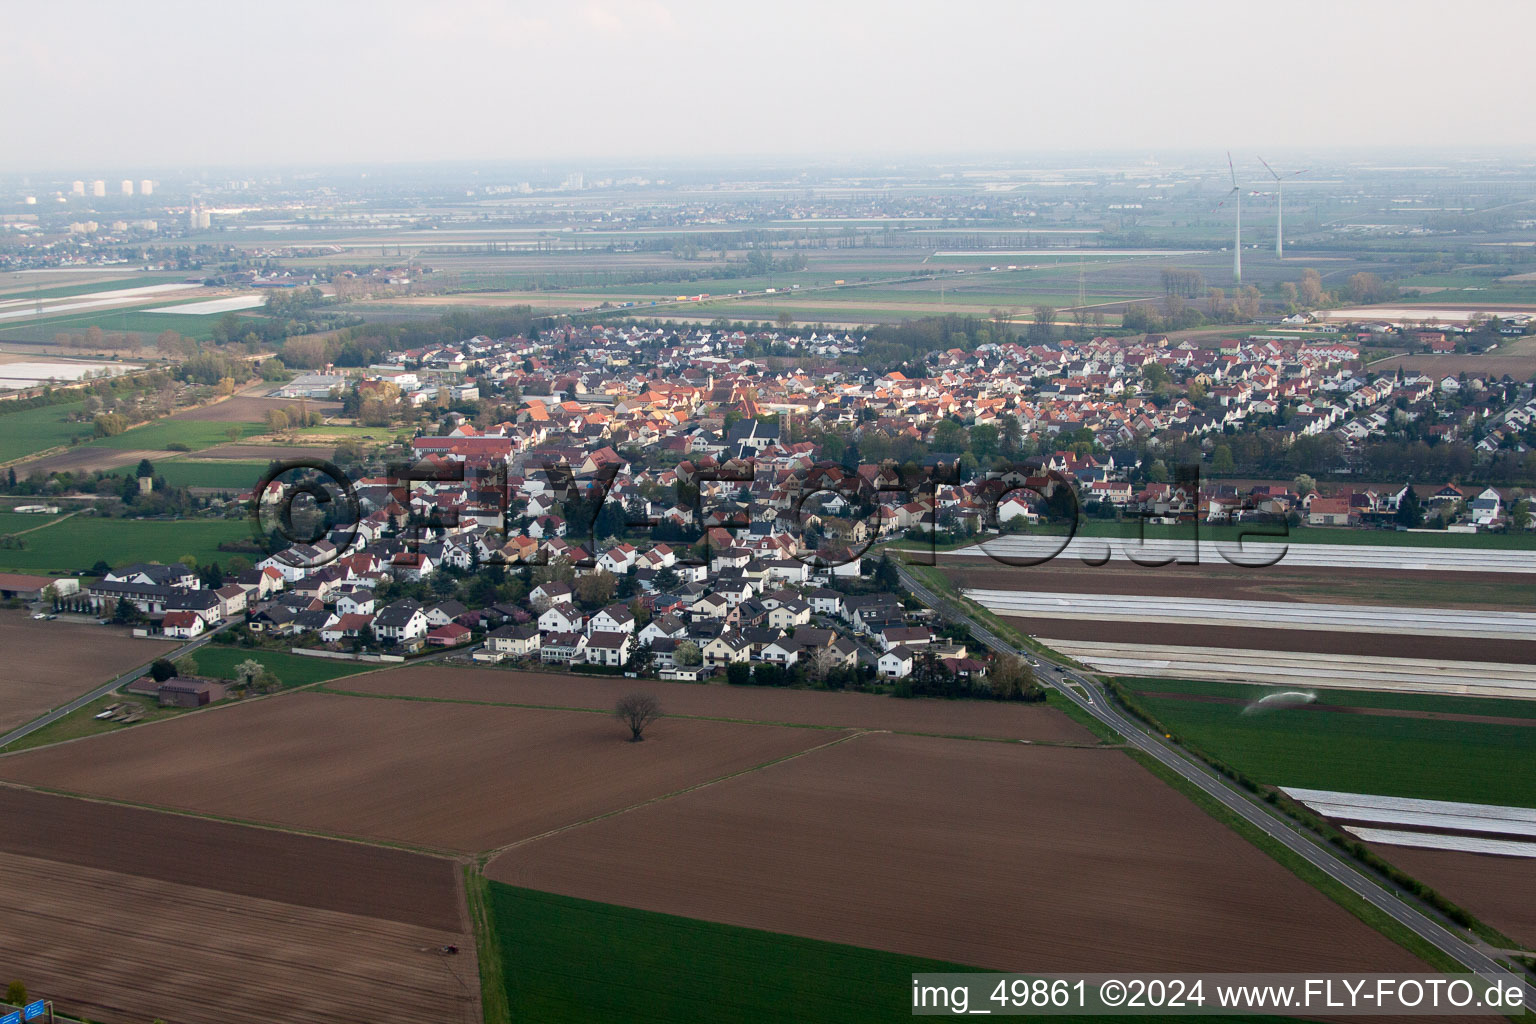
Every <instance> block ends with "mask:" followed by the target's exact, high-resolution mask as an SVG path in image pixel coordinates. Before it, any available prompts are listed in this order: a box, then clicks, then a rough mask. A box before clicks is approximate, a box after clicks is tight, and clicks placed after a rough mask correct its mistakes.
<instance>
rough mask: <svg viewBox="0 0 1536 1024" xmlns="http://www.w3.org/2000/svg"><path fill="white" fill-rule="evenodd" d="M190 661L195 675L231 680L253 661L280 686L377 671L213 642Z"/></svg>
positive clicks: (365, 664) (362, 664) (365, 666)
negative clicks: (238, 667)
mask: <svg viewBox="0 0 1536 1024" xmlns="http://www.w3.org/2000/svg"><path fill="white" fill-rule="evenodd" d="M192 658H193V660H194V661H196V662H197V674H198V675H201V676H213V677H214V678H216V679H233V678H235V666H236V665H238V664H240V663H241V662H242V661H245V660H246V659H247V658H254V659H255V660H257V661H259V662H261V663H262V665H264V666H265V667H266V668H267V670H268V671H270V672H271V673H272V674H273V675H275V676H277V678H279V679H281V680H282V681H283V685H284V686H303V685H305V684H307V683H323V682H325V681H326V680H327V679H339V678H341V677H342V676H355V675H357V674H358V673H359V672H372V671H375V670H377V669H378V667H379V666H377V665H373V664H369V663H368V662H361V661H335V660H332V659H330V658H307V657H305V656H304V655H302V654H288V653H286V652H283V651H257V650H251V649H250V648H249V647H225V646H224V645H223V644H220V643H217V642H212V643H208V644H205V645H204V646H202V647H199V648H198V649H197V650H196V651H195V652H194V653H193V655H192Z"/></svg>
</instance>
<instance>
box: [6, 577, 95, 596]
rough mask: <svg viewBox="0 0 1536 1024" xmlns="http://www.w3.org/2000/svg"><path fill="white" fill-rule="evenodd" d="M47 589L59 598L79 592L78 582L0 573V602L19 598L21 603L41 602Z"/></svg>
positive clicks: (67, 579)
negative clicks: (50, 589)
mask: <svg viewBox="0 0 1536 1024" xmlns="http://www.w3.org/2000/svg"><path fill="white" fill-rule="evenodd" d="M49 587H52V588H53V592H54V593H55V594H57V595H58V596H60V597H67V596H69V595H70V594H78V593H79V592H80V581H79V580H76V579H69V578H57V577H53V576H27V575H24V574H22V573H18V572H0V600H7V601H8V600H10V599H12V598H20V599H21V600H23V601H41V600H42V599H43V592H44V591H45V590H47V589H48V588H49Z"/></svg>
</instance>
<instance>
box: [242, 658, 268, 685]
mask: <svg viewBox="0 0 1536 1024" xmlns="http://www.w3.org/2000/svg"><path fill="white" fill-rule="evenodd" d="M265 671H266V668H265V667H264V666H263V665H262V663H261V662H259V661H257V660H256V659H255V658H246V659H245V660H244V661H242V662H241V663H240V664H238V665H236V666H235V682H237V683H238V684H239V685H240V686H241V687H243V688H245V689H249V688H251V687H252V686H254V685H255V684H256V680H258V679H260V678H261V674H262V673H263V672H265Z"/></svg>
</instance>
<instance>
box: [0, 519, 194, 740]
mask: <svg viewBox="0 0 1536 1024" xmlns="http://www.w3.org/2000/svg"><path fill="white" fill-rule="evenodd" d="M61 529H66V530H67V529H69V526H68V524H65V525H64V526H63V527H61ZM175 647H176V644H175V643H174V642H167V641H163V640H144V639H135V638H134V637H133V636H132V635H130V633H129V631H128V630H126V629H117V628H109V627H106V626H97V625H95V624H93V623H78V622H61V621H58V620H55V621H53V622H37V621H34V620H33V619H31V618H29V617H28V616H27V615H26V614H25V613H23V612H0V652H4V656H5V670H4V671H0V733H3V732H8V731H9V730H11V729H14V728H16V727H17V726H18V725H25V724H26V723H27V722H30V721H32V719H34V718H36V717H37V716H38V715H41V714H42V713H43V712H45V711H49V710H51V709H53V708H56V707H58V706H59V705H60V704H64V703H66V702H68V701H69V700H72V699H73V698H75V697H78V696H80V695H81V694H82V693H85V692H87V691H89V690H90V689H92V688H93V687H95V686H96V685H98V684H100V683H104V682H106V681H107V680H109V679H112V678H114V677H116V676H119V675H121V674H122V673H124V672H127V671H128V670H130V669H134V668H137V667H138V666H140V665H145V664H148V663H149V662H151V661H154V660H155V659H156V658H158V657H160V656H161V655H162V654H163V653H164V652H166V651H169V650H172V649H174V648H175Z"/></svg>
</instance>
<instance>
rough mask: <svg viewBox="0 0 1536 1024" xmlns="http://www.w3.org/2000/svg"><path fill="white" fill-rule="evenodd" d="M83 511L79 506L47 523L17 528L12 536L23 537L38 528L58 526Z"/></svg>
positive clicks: (44, 528)
mask: <svg viewBox="0 0 1536 1024" xmlns="http://www.w3.org/2000/svg"><path fill="white" fill-rule="evenodd" d="M81 511H83V510H82V509H78V508H77V509H75V510H74V511H73V512H66V513H64V514H63V515H61V516H59V518H57V519H50V520H48V521H47V522H46V523H38V524H37V525H36V526H29V527H27V528H26V529H25V530H17V531H16V532H15V533H13V534H11V536H12V537H22V536H25V535H26V534H29V533H36V532H37V531H38V530H46V529H48V527H50V526H58V525H59V524H60V523H62V522H63V521H64V520H66V519H68V518H70V517H71V516H77V515H79V514H80V513H81Z"/></svg>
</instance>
